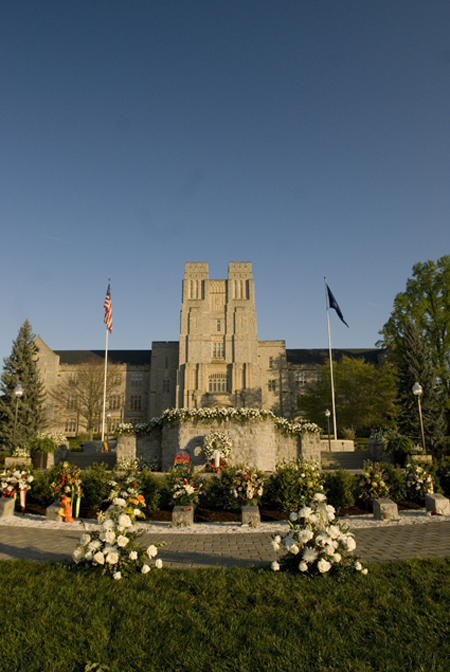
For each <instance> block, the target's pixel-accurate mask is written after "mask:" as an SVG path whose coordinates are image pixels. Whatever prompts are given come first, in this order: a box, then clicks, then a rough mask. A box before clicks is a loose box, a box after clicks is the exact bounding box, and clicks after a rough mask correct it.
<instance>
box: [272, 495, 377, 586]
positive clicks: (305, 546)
mask: <svg viewBox="0 0 450 672" xmlns="http://www.w3.org/2000/svg"><path fill="white" fill-rule="evenodd" d="M289 527H290V530H289V532H288V534H287V535H285V536H284V537H283V538H282V537H281V536H280V535H276V536H275V537H274V538H273V539H272V548H273V549H274V550H275V551H281V552H285V555H284V556H283V557H282V558H281V560H280V561H279V562H277V561H275V562H274V563H272V569H273V570H274V571H279V570H280V569H284V570H290V571H299V572H301V573H302V574H308V575H321V574H322V575H323V574H328V573H330V572H332V571H335V572H336V571H341V570H342V569H344V568H347V569H348V568H352V569H354V570H356V571H360V572H361V573H362V574H367V571H368V570H367V569H364V568H363V566H362V565H361V563H360V562H359V560H358V559H355V558H354V557H352V556H351V553H352V552H353V551H354V550H355V548H356V542H355V539H354V536H353V534H352V533H351V532H349V531H348V528H347V527H346V526H345V525H343V524H342V523H340V522H339V521H338V520H336V515H335V509H334V507H333V506H330V505H329V504H327V498H326V497H325V495H324V494H323V493H321V492H318V493H316V494H315V495H314V497H313V498H312V500H311V502H310V503H309V506H304V507H303V508H302V509H300V511H298V513H297V512H293V513H291V514H290V517H289Z"/></svg>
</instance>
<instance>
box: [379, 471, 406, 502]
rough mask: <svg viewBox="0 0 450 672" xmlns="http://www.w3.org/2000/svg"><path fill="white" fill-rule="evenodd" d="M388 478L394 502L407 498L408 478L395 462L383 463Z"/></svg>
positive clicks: (390, 494) (391, 497)
mask: <svg viewBox="0 0 450 672" xmlns="http://www.w3.org/2000/svg"><path fill="white" fill-rule="evenodd" d="M383 469H384V473H385V475H386V480H387V482H388V484H389V498H390V499H392V500H393V501H394V502H400V501H401V500H402V499H406V478H405V472H404V470H403V469H401V467H396V466H395V465H393V464H386V463H383Z"/></svg>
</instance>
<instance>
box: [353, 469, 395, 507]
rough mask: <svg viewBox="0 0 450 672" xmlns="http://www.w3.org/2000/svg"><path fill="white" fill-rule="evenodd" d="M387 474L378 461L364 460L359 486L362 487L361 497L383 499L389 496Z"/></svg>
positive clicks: (364, 498)
mask: <svg viewBox="0 0 450 672" xmlns="http://www.w3.org/2000/svg"><path fill="white" fill-rule="evenodd" d="M386 481H387V476H386V475H385V474H384V473H383V470H382V468H381V465H380V464H379V463H378V462H370V461H366V462H364V471H363V472H362V473H361V474H359V486H360V489H361V498H362V499H363V500H366V501H368V500H369V499H381V498H382V497H388V496H389V486H388V484H387V482H386Z"/></svg>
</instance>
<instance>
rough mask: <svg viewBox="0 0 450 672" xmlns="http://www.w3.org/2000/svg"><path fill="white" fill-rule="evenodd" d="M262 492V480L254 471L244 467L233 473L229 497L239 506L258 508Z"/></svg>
mask: <svg viewBox="0 0 450 672" xmlns="http://www.w3.org/2000/svg"><path fill="white" fill-rule="evenodd" d="M263 491H264V486H263V479H262V476H261V475H260V474H258V473H257V472H256V471H255V470H254V469H252V468H250V467H245V468H244V469H237V470H236V471H235V472H234V477H233V484H232V488H231V496H232V497H233V498H234V500H235V502H236V503H239V504H240V505H241V506H258V502H259V498H260V497H262V494H263Z"/></svg>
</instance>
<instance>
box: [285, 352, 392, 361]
mask: <svg viewBox="0 0 450 672" xmlns="http://www.w3.org/2000/svg"><path fill="white" fill-rule="evenodd" d="M332 353H333V361H336V362H338V361H340V360H341V359H342V357H343V356H344V355H345V357H350V358H351V359H358V358H361V359H364V361H365V362H372V363H373V364H380V363H381V361H382V359H383V356H384V355H385V354H386V349H385V348H348V349H342V348H333V349H332ZM329 356H330V355H329V352H328V348H318V349H312V348H311V349H309V350H303V349H290V348H287V349H286V359H287V362H288V364H324V363H325V362H326V360H327V359H329Z"/></svg>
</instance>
